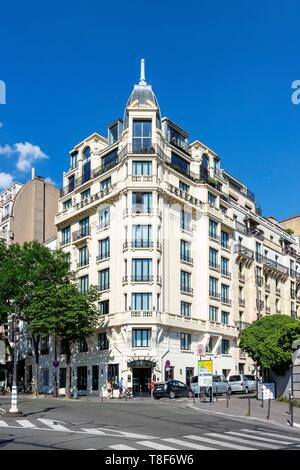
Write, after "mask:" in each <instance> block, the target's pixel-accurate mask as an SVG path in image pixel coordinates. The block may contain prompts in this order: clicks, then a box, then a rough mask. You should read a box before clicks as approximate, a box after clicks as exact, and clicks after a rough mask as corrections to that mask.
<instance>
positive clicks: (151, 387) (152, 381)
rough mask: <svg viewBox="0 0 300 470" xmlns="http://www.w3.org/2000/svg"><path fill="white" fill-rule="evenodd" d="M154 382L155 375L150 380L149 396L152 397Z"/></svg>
mask: <svg viewBox="0 0 300 470" xmlns="http://www.w3.org/2000/svg"><path fill="white" fill-rule="evenodd" d="M155 384H156V380H155V376H153V377H152V379H151V382H150V390H151V397H152V398H153V391H154V387H155Z"/></svg>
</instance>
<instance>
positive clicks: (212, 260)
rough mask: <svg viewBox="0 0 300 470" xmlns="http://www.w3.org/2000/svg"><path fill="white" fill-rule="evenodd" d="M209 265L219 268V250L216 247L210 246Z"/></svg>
mask: <svg viewBox="0 0 300 470" xmlns="http://www.w3.org/2000/svg"><path fill="white" fill-rule="evenodd" d="M209 266H210V267H211V268H214V269H218V250H215V249H214V248H209ZM219 269H220V268H219Z"/></svg>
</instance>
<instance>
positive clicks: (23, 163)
mask: <svg viewBox="0 0 300 470" xmlns="http://www.w3.org/2000/svg"><path fill="white" fill-rule="evenodd" d="M12 154H16V155H17V157H18V160H17V163H16V168H17V170H19V171H21V172H26V171H29V170H30V169H31V167H32V164H33V162H34V161H36V160H42V159H45V158H49V157H48V155H46V154H45V153H44V152H43V151H42V150H41V148H40V147H39V146H38V145H32V144H31V143H30V142H25V143H22V142H18V143H16V144H14V145H8V144H6V145H3V146H1V145H0V155H5V156H10V155H12Z"/></svg>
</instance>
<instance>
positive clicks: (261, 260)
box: [255, 252, 263, 263]
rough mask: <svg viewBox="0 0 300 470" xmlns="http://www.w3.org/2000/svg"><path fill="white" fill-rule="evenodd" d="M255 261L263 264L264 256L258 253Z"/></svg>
mask: <svg viewBox="0 0 300 470" xmlns="http://www.w3.org/2000/svg"><path fill="white" fill-rule="evenodd" d="M255 259H256V262H257V263H262V262H263V255H262V254H261V253H258V252H256V253H255Z"/></svg>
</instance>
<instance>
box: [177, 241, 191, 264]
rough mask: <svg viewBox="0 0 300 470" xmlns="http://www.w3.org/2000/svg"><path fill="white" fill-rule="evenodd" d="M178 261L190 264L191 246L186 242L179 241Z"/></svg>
mask: <svg viewBox="0 0 300 470" xmlns="http://www.w3.org/2000/svg"><path fill="white" fill-rule="evenodd" d="M180 259H181V260H182V261H187V262H191V261H192V258H191V244H190V243H189V242H187V241H186V240H180Z"/></svg>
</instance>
